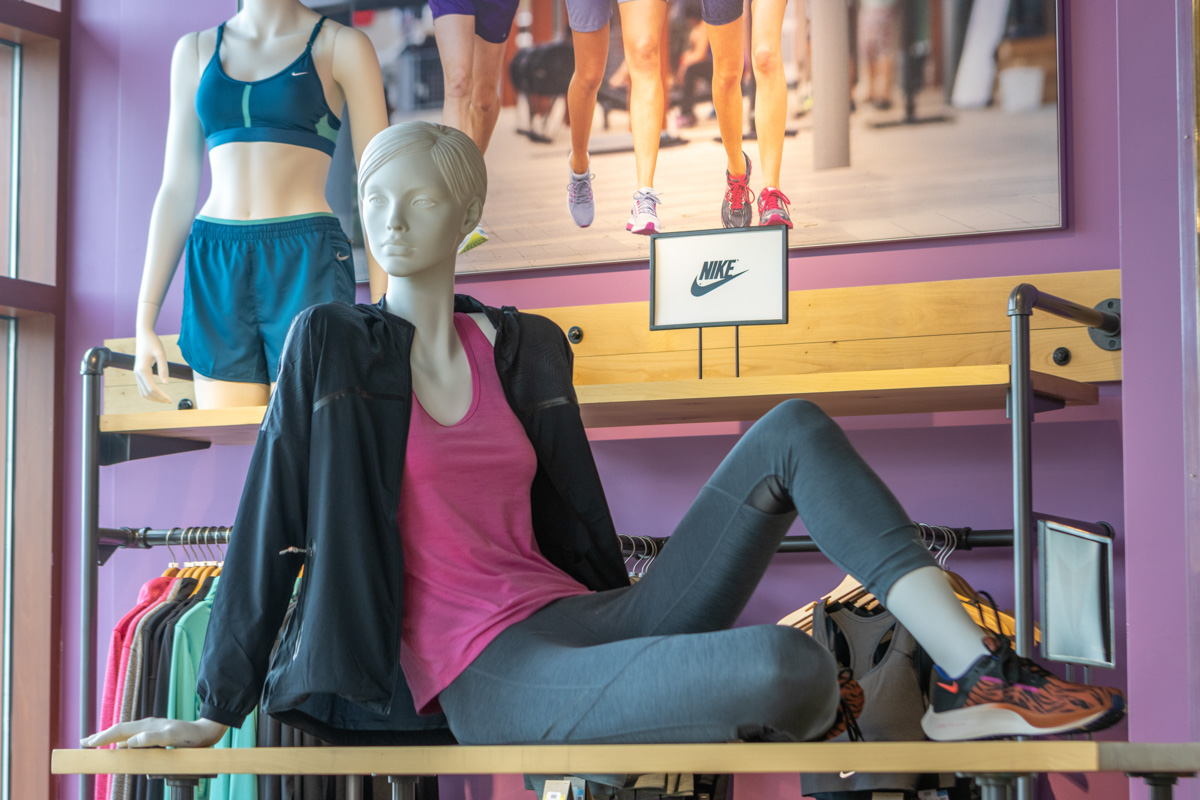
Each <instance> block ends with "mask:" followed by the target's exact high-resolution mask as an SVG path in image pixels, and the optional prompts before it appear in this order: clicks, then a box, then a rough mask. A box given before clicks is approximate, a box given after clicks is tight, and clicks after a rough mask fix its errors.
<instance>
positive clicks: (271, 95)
mask: <svg viewBox="0 0 1200 800" xmlns="http://www.w3.org/2000/svg"><path fill="white" fill-rule="evenodd" d="M325 20H326V17H321V18H320V19H319V20H317V24H316V26H315V27H314V28H313V32H312V35H311V36H309V37H308V45H307V46H306V47H305V48H304V52H303V53H301V54H300V56H299V57H298V58H297V59H296V60H295V61H293V62H292V63H291V64H288V65H287V66H286V67H284V68H283V69H282V70H280V71H279V72H277V73H275V74H274V75H272V76H271V77H269V78H263V79H262V80H259V81H238V80H234V79H233V78H231V77H229V76H228V75H226V74H225V68H224V67H222V66H221V39H222V37H223V36H224V34H225V23H224V22H222V23H221V24H220V26H219V27H218V28H217V46H216V48H215V49H214V50H213V55H212V58H211V59H209V61H208V66H206V67H205V68H204V72H203V74H201V75H200V84H199V85H198V86H197V87H196V114H197V116H199V117H200V125H201V126H202V127H203V128H204V139H205V141H206V142H208V147H209V149H210V150H211V149H212V148H214V147H218V146H220V145H223V144H226V143H227V142H280V143H282V144H294V145H298V146H300V147H311V148H313V149H314V150H320V151H321V152H323V153H326V154H328V155H333V146H334V142H336V141H337V133H338V129H339V128H341V127H342V122H341V120H339V119H338V118H337V117H336V116H334V114H333V111H332V109H330V108H329V103H327V102H326V101H325V87H324V86H322V85H321V78H320V76H318V75H317V68H316V65H315V64H314V63H313V58H312V46H313V42H314V41H316V39H317V34H318V33H320V31H321V26H322V25H323V24H325Z"/></svg>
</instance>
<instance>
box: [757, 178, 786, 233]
mask: <svg viewBox="0 0 1200 800" xmlns="http://www.w3.org/2000/svg"><path fill="white" fill-rule="evenodd" d="M790 202H792V201H791V200H788V199H787V195H785V194H784V193H783V192H781V191H779V190H778V189H776V188H775V187H774V186H764V187H763V190H762V191H761V192H759V193H758V224H759V225H786V226H788V227H789V228H790V227H792V216H791V214H789V213H788V203H790Z"/></svg>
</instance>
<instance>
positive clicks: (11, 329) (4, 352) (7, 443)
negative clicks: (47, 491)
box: [0, 317, 17, 796]
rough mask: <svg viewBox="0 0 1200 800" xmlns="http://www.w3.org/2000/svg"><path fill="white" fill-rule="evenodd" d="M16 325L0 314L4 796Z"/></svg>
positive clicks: (0, 779)
mask: <svg viewBox="0 0 1200 800" xmlns="http://www.w3.org/2000/svg"><path fill="white" fill-rule="evenodd" d="M16 328H17V322H16V320H13V319H8V318H7V317H0V731H2V733H0V792H2V793H3V794H4V796H7V795H8V789H9V786H10V781H11V775H12V772H11V770H12V764H11V760H10V755H11V753H12V750H11V746H12V740H11V739H10V738H9V732H10V731H11V730H12V725H11V724H10V723H11V721H12V691H11V687H12V679H11V675H12V665H11V663H10V661H9V657H10V654H9V650H8V643H9V642H10V641H11V639H12V633H11V632H12V620H11V619H10V617H11V612H10V603H9V600H10V598H9V594H10V591H11V588H10V587H11V586H12V583H11V581H10V578H11V570H10V565H9V559H10V556H11V554H12V546H11V543H10V542H9V530H10V525H11V523H12V514H11V510H12V487H11V486H10V485H9V481H10V479H11V477H12V475H11V473H10V471H9V466H10V465H11V463H12V445H13V437H12V430H11V426H10V420H9V409H10V408H11V404H10V401H11V400H12V398H11V397H10V396H9V388H10V387H11V386H12V385H13V382H12V373H13V359H12V358H11V355H12V353H11V347H10V337H13V336H15V334H16Z"/></svg>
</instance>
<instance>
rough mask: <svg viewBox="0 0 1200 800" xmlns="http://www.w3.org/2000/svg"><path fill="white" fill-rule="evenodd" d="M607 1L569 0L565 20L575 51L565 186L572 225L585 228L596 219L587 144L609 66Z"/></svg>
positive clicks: (568, 91) (569, 98)
mask: <svg viewBox="0 0 1200 800" xmlns="http://www.w3.org/2000/svg"><path fill="white" fill-rule="evenodd" d="M611 14H612V10H611V7H610V6H609V4H608V3H607V2H606V0H568V2H567V20H568V22H569V23H570V26H571V44H572V46H573V48H574V50H575V73H574V74H573V75H572V76H571V85H570V86H569V87H568V88H567V113H568V115H569V118H570V121H571V155H570V157H569V167H570V180H569V181H568V183H567V210H568V211H570V213H571V218H572V219H573V220H575V224H576V225H578V226H579V227H581V228H586V227H587V226H588V225H591V224H592V220H593V219H595V216H596V203H595V200H594V199H593V197H592V178H593V177H594V176H593V175H592V171H591V157H590V156H589V154H588V142H589V141H590V140H591V138H592V119H593V117H594V116H595V114H596V94H597V93H598V92H599V91H600V84H601V83H603V81H604V70H605V67H606V66H607V65H608V40H609V17H610V15H611Z"/></svg>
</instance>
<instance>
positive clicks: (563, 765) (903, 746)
mask: <svg viewBox="0 0 1200 800" xmlns="http://www.w3.org/2000/svg"><path fill="white" fill-rule="evenodd" d="M51 771H52V772H53V773H54V774H55V775H74V774H84V775H91V774H103V773H127V774H150V775H215V774H225V773H232V774H257V775H276V774H280V775H370V774H377V775H477V774H522V773H536V774H549V775H556V774H557V775H573V774H580V773H612V772H618V773H622V772H623V773H654V772H701V773H730V774H736V773H764V772H767V773H769V772H836V771H842V772H850V771H855V772H958V773H964V774H972V775H980V774H1022V773H1039V772H1131V773H1139V774H1140V773H1161V774H1177V775H1186V774H1194V773H1196V772H1198V771H1200V743H1195V742H1191V743H1185V744H1143V743H1133V742H1067V741H1043V742H858V743H831V742H825V743H803V744H773V743H756V744H745V743H733V744H655V745H523V746H489V747H465V746H457V745H455V746H443V747H314V748H308V747H306V748H298V747H281V748H276V747H256V748H250V749H244V750H243V749H221V750H214V749H211V748H204V749H196V750H190V749H178V750H161V749H147V750H55V751H54V753H53V755H52V757H51Z"/></svg>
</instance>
